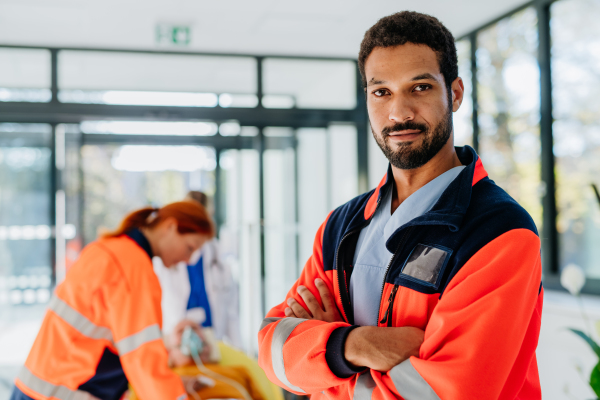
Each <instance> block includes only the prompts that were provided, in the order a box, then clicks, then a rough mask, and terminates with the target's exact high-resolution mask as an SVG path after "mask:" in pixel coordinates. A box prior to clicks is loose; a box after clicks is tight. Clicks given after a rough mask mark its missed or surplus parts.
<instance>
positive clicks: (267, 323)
mask: <svg viewBox="0 0 600 400" xmlns="http://www.w3.org/2000/svg"><path fill="white" fill-rule="evenodd" d="M280 319H281V318H275V317H269V318H265V319H263V322H262V324H260V329H259V330H258V331H259V332H260V331H262V330H263V329H265V328H266V327H267V325H269V324H272V323H273V322H277V321H279V320H280Z"/></svg>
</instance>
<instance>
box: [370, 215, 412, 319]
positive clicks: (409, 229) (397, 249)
mask: <svg viewBox="0 0 600 400" xmlns="http://www.w3.org/2000/svg"><path fill="white" fill-rule="evenodd" d="M412 228H413V227H412V226H409V227H408V228H406V230H405V231H404V234H403V235H402V239H400V242H399V243H398V247H396V251H395V252H394V255H393V256H392V258H391V260H390V262H389V263H388V266H387V268H386V269H385V275H384V276H383V283H382V284H381V295H379V299H380V300H379V310H378V311H377V318H379V314H381V302H382V300H383V289H384V288H385V281H387V276H388V273H389V272H390V267H391V266H392V263H393V262H394V259H395V258H396V254H398V253H399V252H400V249H401V248H402V247H403V246H404V242H405V241H406V237H407V236H408V233H409V232H410V231H412ZM396 290H398V289H396ZM392 292H393V291H392ZM394 296H396V294H395V293H394ZM392 301H393V299H392ZM388 310H389V307H388ZM386 317H388V316H387V314H386ZM389 318H390V320H391V316H390V317H389ZM382 323H383V322H382Z"/></svg>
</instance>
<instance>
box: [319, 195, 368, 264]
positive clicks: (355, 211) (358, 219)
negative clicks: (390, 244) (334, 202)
mask: <svg viewBox="0 0 600 400" xmlns="http://www.w3.org/2000/svg"><path fill="white" fill-rule="evenodd" d="M374 192H375V189H373V190H371V191H370V192H367V193H364V194H361V195H360V196H357V197H355V198H353V199H352V200H350V201H349V202H347V203H346V204H343V205H341V206H340V207H338V208H336V209H335V210H334V211H333V212H332V213H331V215H330V216H329V219H328V220H327V224H326V225H325V231H324V232H323V269H324V270H325V271H329V270H332V269H335V252H336V249H337V248H338V246H339V244H340V241H341V240H342V238H343V237H344V235H345V234H346V233H347V232H348V231H349V230H351V229H352V228H353V227H358V226H362V225H363V224H364V222H365V217H364V215H365V207H366V205H367V202H368V201H369V198H370V197H371V195H373V193H374Z"/></svg>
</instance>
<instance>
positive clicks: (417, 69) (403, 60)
mask: <svg viewBox="0 0 600 400" xmlns="http://www.w3.org/2000/svg"><path fill="white" fill-rule="evenodd" d="M426 72H427V73H430V74H432V75H436V74H440V75H441V72H440V65H439V63H438V59H437V54H436V52H435V51H433V50H432V49H431V47H429V46H426V45H417V44H413V43H406V44H403V45H399V46H394V47H375V48H374V49H373V51H372V52H371V54H369V57H368V58H367V60H366V62H365V75H366V78H367V82H368V81H369V80H370V79H372V78H376V79H384V78H388V79H392V78H395V79H402V78H403V77H405V78H408V79H410V78H412V77H413V76H415V74H417V75H418V74H422V73H426ZM386 80H387V79H386Z"/></svg>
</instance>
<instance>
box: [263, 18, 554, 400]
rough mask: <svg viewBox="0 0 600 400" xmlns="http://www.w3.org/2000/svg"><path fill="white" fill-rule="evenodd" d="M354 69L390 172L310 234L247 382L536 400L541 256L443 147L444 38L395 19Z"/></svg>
mask: <svg viewBox="0 0 600 400" xmlns="http://www.w3.org/2000/svg"><path fill="white" fill-rule="evenodd" d="M359 68H360V72H361V74H362V81H363V85H364V87H365V95H366V99H367V108H368V113H369V119H370V122H371V128H372V131H373V136H374V138H375V140H376V141H377V143H378V145H379V146H380V148H381V149H382V151H383V153H384V154H385V156H386V157H387V158H388V160H389V161H390V167H389V168H388V172H387V174H386V176H385V177H384V178H383V179H382V181H381V183H380V184H379V186H378V187H377V188H376V189H375V190H373V191H371V192H369V193H366V194H363V195H361V196H358V197H357V198H355V199H353V200H351V201H349V202H348V203H346V204H344V205H342V206H341V207H339V208H338V209H336V210H334V211H333V212H331V213H330V214H329V216H328V217H327V219H326V221H325V222H324V223H323V224H322V225H321V227H320V229H319V231H318V232H317V235H316V238H315V243H314V252H313V255H312V256H311V258H310V259H309V260H308V262H307V264H306V266H305V267H304V270H303V271H302V274H301V276H300V278H299V279H298V281H297V282H296V284H295V285H294V286H293V287H292V288H291V290H290V291H289V293H288V295H287V296H286V300H285V301H284V302H282V303H281V304H280V305H278V306H277V307H274V308H273V309H272V310H271V311H269V313H268V314H267V318H265V320H264V322H263V324H262V326H261V329H260V331H259V346H260V348H259V363H260V365H261V367H262V368H263V369H264V370H265V372H266V373H267V375H268V376H269V378H270V379H271V380H272V381H273V382H275V383H276V384H278V385H280V386H281V387H283V388H285V389H286V390H289V391H291V392H294V393H297V394H310V395H312V397H311V398H313V399H321V398H331V399H396V398H400V399H408V400H412V399H419V400H423V399H427V400H429V399H444V400H450V399H461V400H463V399H477V400H481V399H490V400H492V399H493V400H497V399H540V398H541V390H540V383H539V377H538V371H537V362H536V358H535V349H536V346H537V340H538V336H539V330H540V323H541V311H542V300H543V288H542V285H541V260H540V240H539V237H538V234H537V230H536V227H535V225H534V223H533V221H532V219H531V217H530V216H529V214H528V213H527V212H526V211H525V210H524V209H523V208H522V207H521V206H519V205H518V204H517V203H516V202H515V201H514V200H513V199H512V198H511V197H510V196H509V195H508V194H507V193H506V192H504V191H503V190H502V189H501V188H499V187H498V186H497V185H496V184H495V183H494V182H493V181H492V180H490V179H489V178H488V177H487V173H486V171H485V169H484V167H483V164H482V162H481V160H480V159H479V156H478V155H477V154H476V153H475V151H474V150H473V149H472V148H470V147H468V146H465V147H463V148H459V147H456V148H455V147H454V146H453V127H452V112H455V111H457V110H458V108H459V107H460V105H461V102H462V99H463V92H464V86H463V82H462V80H461V78H460V77H458V67H457V56H456V48H455V43H454V38H453V37H452V35H451V33H450V32H449V31H448V30H447V29H446V28H445V27H444V26H443V25H442V24H441V23H440V22H439V21H438V20H437V19H435V18H433V17H431V16H428V15H424V14H419V13H415V12H401V13H397V14H394V15H391V16H388V17H385V18H382V19H381V20H380V21H379V22H377V24H375V25H374V26H373V27H372V28H371V29H369V30H368V31H367V33H366V34H365V37H364V40H363V42H362V44H361V48H360V53H359ZM332 294H333V295H332Z"/></svg>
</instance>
